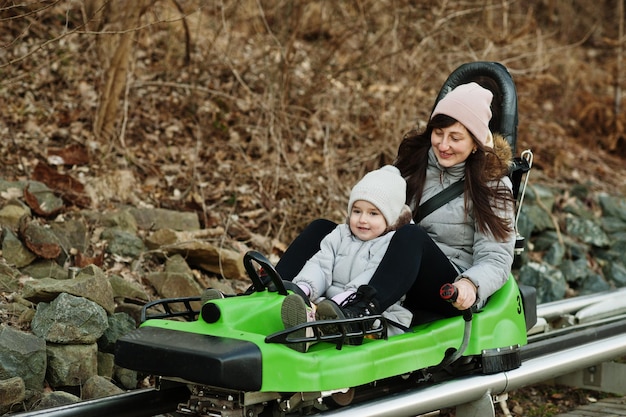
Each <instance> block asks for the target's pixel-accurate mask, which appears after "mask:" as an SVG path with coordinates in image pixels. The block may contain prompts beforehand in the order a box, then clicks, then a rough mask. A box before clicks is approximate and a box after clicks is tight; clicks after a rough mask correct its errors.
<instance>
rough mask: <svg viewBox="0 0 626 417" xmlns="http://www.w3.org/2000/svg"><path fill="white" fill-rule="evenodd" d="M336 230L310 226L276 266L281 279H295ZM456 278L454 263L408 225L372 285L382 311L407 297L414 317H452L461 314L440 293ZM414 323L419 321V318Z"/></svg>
mask: <svg viewBox="0 0 626 417" xmlns="http://www.w3.org/2000/svg"><path fill="white" fill-rule="evenodd" d="M336 226H337V225H336V224H335V223H333V222H331V221H330V220H324V219H319V220H315V221H313V222H312V223H310V224H309V225H308V226H307V227H306V228H305V229H304V231H302V233H301V234H300V235H298V237H296V239H294V241H293V242H292V243H291V245H289V247H288V248H287V250H286V251H285V253H284V254H283V256H282V257H281V259H280V261H279V262H278V264H277V265H276V270H277V271H278V273H279V274H280V275H281V277H282V278H283V279H285V280H289V281H291V280H292V279H293V278H295V276H296V275H297V274H298V272H300V270H301V269H302V267H303V266H304V264H305V263H306V261H307V260H309V259H310V258H311V257H312V256H313V255H314V254H315V253H316V252H317V251H318V250H319V249H320V242H321V240H322V239H323V238H324V237H325V236H326V235H327V234H328V233H330V232H331V231H332V230H333V229H334V228H335V227H336ZM457 275H458V273H457V271H456V269H455V268H454V266H453V265H452V263H451V262H450V261H449V260H448V258H447V257H446V255H444V253H443V252H442V251H441V249H439V247H438V246H437V244H436V243H435V242H434V241H433V240H432V239H431V238H430V236H428V234H427V233H426V232H425V231H424V229H422V228H421V227H419V226H417V225H414V224H409V225H406V226H404V227H402V228H400V229H398V230H397V231H396V233H395V234H394V236H393V237H392V238H391V242H390V243H389V247H388V248H387V252H386V253H385V255H384V256H383V259H382V261H381V262H380V265H379V266H378V268H377V269H376V272H374V275H373V276H372V279H371V280H370V283H369V285H371V286H372V287H374V288H375V289H376V291H377V296H376V299H377V301H378V303H379V305H380V307H381V309H382V310H386V309H387V308H388V307H389V306H390V305H392V304H394V303H395V302H396V301H398V300H399V299H400V298H401V297H402V296H403V295H406V300H405V301H404V306H405V307H406V308H408V309H409V310H410V311H411V312H413V313H414V314H415V315H418V314H421V312H429V313H432V314H434V315H435V316H443V317H452V316H457V315H459V314H461V312H460V311H459V310H457V309H456V308H454V307H452V305H451V304H450V303H448V302H446V301H443V300H442V299H441V297H440V296H439V289H440V288H441V286H442V285H443V284H445V283H450V282H453V281H454V279H455V278H456V276H457ZM416 319H417V320H416ZM415 321H419V317H416V318H415V319H414V322H415Z"/></svg>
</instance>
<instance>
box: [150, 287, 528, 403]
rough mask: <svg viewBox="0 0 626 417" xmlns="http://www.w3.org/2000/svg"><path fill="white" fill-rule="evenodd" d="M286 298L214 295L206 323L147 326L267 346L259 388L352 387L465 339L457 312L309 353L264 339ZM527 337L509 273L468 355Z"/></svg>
mask: <svg viewBox="0 0 626 417" xmlns="http://www.w3.org/2000/svg"><path fill="white" fill-rule="evenodd" d="M283 298H284V296H282V295H280V294H277V293H274V292H267V291H264V292H261V293H254V294H251V295H248V296H238V297H230V298H224V299H219V300H212V301H210V302H212V303H215V304H216V305H217V306H218V307H219V310H220V318H219V319H218V320H217V321H216V322H215V323H206V322H205V321H204V320H203V319H202V318H199V319H198V320H196V321H193V322H181V321H174V320H163V319H158V320H157V319H153V320H147V321H146V322H145V323H143V325H142V326H153V327H162V328H167V329H169V330H176V331H181V332H190V333H197V334H203V335H212V336H219V337H223V338H233V339H240V340H245V341H249V342H252V343H254V344H256V345H257V346H259V347H260V349H261V352H262V362H263V366H262V388H261V391H278V392H300V391H302V392H306V391H327V390H332V389H340V388H347V387H354V386H358V385H362V384H366V383H369V382H372V381H375V380H380V379H383V378H387V377H391V376H396V375H401V374H405V373H407V372H411V371H415V370H418V369H423V368H427V367H430V366H435V365H437V364H438V363H440V362H441V360H442V359H443V357H444V354H445V352H446V350H447V349H449V348H458V347H459V346H460V345H461V342H462V337H463V331H464V326H465V321H464V320H463V318H462V317H461V316H459V317H453V318H448V319H444V320H438V321H435V322H432V323H427V324H422V325H419V326H416V327H414V328H413V329H412V332H409V333H404V334H401V335H397V336H393V337H390V338H389V339H388V340H382V339H380V340H372V339H365V340H364V342H363V344H362V345H360V346H352V345H344V346H343V347H342V349H341V350H337V349H336V347H335V345H333V344H331V343H317V344H315V345H313V346H311V348H310V349H309V351H308V352H307V353H300V352H297V351H295V350H293V349H290V348H289V347H288V346H286V345H282V344H277V343H266V342H265V337H266V336H267V335H270V334H272V333H275V332H277V331H280V330H283V324H282V321H281V318H280V307H281V303H282V300H283ZM525 343H526V327H525V321H524V314H523V310H522V308H521V300H520V297H519V290H518V287H517V284H516V282H515V279H514V278H512V277H511V278H510V279H509V280H508V282H507V284H506V285H505V286H504V287H503V288H501V289H500V290H499V291H498V292H497V293H496V294H494V295H493V296H492V297H491V299H490V300H489V302H488V304H487V306H486V307H485V308H484V309H483V310H482V311H480V312H479V313H476V314H474V316H473V320H472V337H471V339H470V343H469V345H468V348H467V349H466V351H465V353H464V355H465V356H469V355H478V354H480V353H481V350H483V349H491V348H498V347H508V346H513V345H518V344H519V345H523V344H525ZM181 354H182V353H181ZM207 372H211V371H210V370H207ZM190 382H194V381H190ZM224 388H228V387H224Z"/></svg>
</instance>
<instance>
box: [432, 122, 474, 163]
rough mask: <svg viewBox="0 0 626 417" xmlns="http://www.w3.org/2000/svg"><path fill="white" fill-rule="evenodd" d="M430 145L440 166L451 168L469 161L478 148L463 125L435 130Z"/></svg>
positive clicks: (456, 124)
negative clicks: (469, 157) (468, 158)
mask: <svg viewBox="0 0 626 417" xmlns="http://www.w3.org/2000/svg"><path fill="white" fill-rule="evenodd" d="M430 143H431V145H432V147H433V151H434V152H435V155H436V156H437V161H438V162H439V165H441V166H442V167H444V168H449V167H451V166H454V165H456V164H458V163H461V162H463V161H465V160H466V159H467V157H468V156H470V154H471V153H472V151H474V150H475V149H476V148H477V146H476V144H475V143H474V139H472V136H471V135H470V133H469V132H468V130H467V129H466V128H465V126H463V125H462V124H461V123H459V122H456V123H455V124H453V125H451V126H448V127H442V128H435V129H433V131H432V133H431V135H430Z"/></svg>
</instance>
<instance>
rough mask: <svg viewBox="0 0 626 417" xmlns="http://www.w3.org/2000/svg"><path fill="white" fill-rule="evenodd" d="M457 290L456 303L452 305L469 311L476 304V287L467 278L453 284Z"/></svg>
mask: <svg viewBox="0 0 626 417" xmlns="http://www.w3.org/2000/svg"><path fill="white" fill-rule="evenodd" d="M452 285H454V286H455V287H456V289H457V294H458V295H457V297H456V301H455V302H453V303H452V305H453V306H454V307H456V308H457V309H459V310H467V309H468V308H470V307H471V306H473V305H474V303H475V302H476V286H475V285H474V283H473V282H472V281H470V280H469V279H467V278H461V279H460V280H458V281H456V282H455V283H453V284H452Z"/></svg>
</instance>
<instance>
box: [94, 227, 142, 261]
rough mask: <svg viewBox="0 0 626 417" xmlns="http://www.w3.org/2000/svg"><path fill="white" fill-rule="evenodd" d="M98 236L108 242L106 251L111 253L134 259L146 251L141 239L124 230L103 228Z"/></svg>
mask: <svg viewBox="0 0 626 417" xmlns="http://www.w3.org/2000/svg"><path fill="white" fill-rule="evenodd" d="M100 238H101V239H103V240H106V241H107V242H108V244H107V247H106V251H107V252H108V253H110V254H112V255H117V256H121V257H128V258H131V259H135V258H138V257H139V255H141V254H142V253H143V252H145V251H146V246H145V245H144V243H143V240H141V238H140V237H138V236H137V235H135V234H134V233H130V232H127V231H125V230H121V229H116V228H112V229H105V230H104V231H103V232H102V235H101V237H100Z"/></svg>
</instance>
